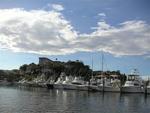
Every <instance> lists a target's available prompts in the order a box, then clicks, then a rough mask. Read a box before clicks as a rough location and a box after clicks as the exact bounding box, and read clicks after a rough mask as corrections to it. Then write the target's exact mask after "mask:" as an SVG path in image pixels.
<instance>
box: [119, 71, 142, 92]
mask: <svg viewBox="0 0 150 113" xmlns="http://www.w3.org/2000/svg"><path fill="white" fill-rule="evenodd" d="M121 92H123V93H143V92H144V88H143V81H142V78H141V77H140V76H139V74H138V71H137V69H134V70H133V72H132V73H131V74H130V75H128V76H127V81H126V82H125V85H124V86H123V87H122V89H121Z"/></svg>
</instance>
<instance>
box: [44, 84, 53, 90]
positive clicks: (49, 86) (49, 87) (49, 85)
mask: <svg viewBox="0 0 150 113" xmlns="http://www.w3.org/2000/svg"><path fill="white" fill-rule="evenodd" d="M46 86H47V88H48V89H53V88H54V85H53V84H46Z"/></svg>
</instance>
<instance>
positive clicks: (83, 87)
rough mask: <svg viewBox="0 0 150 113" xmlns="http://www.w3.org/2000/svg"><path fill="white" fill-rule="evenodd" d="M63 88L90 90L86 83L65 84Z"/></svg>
mask: <svg viewBox="0 0 150 113" xmlns="http://www.w3.org/2000/svg"><path fill="white" fill-rule="evenodd" d="M63 88H64V89H67V90H82V91H88V86H86V85H75V84H63Z"/></svg>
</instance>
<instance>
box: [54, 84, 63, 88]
mask: <svg viewBox="0 0 150 113" xmlns="http://www.w3.org/2000/svg"><path fill="white" fill-rule="evenodd" d="M53 87H54V88H55V89H63V85H62V84H54V85H53Z"/></svg>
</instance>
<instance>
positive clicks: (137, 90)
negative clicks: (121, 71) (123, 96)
mask: <svg viewBox="0 0 150 113" xmlns="http://www.w3.org/2000/svg"><path fill="white" fill-rule="evenodd" d="M121 92H122V93H143V92H144V90H143V89H142V88H141V87H135V86H129V87H127V86H126V87H122V89H121Z"/></svg>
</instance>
